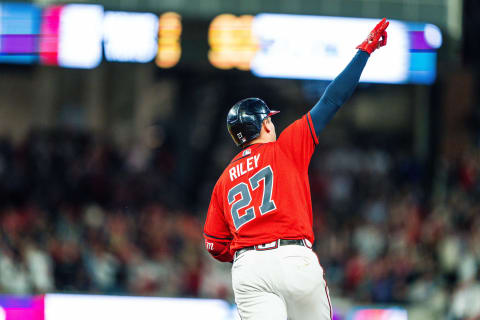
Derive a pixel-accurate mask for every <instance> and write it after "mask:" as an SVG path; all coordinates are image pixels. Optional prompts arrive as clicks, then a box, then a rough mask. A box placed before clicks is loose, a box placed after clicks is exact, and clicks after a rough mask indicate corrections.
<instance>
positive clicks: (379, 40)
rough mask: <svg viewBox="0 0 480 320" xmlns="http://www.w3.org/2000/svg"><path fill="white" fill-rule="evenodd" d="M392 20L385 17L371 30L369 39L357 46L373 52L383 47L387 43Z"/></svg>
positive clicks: (369, 52) (370, 52)
mask: <svg viewBox="0 0 480 320" xmlns="http://www.w3.org/2000/svg"><path fill="white" fill-rule="evenodd" d="M389 24H390V22H388V21H387V19H386V18H383V19H382V21H380V22H379V23H378V24H377V25H376V26H375V28H373V30H372V31H371V32H370V34H369V35H368V37H367V39H365V41H363V42H362V43H361V44H359V45H358V46H357V49H360V50H362V51H365V52H368V54H372V52H373V51H375V50H376V49H378V48H380V47H383V46H384V45H386V44H387V31H385V29H387V27H388V25H389Z"/></svg>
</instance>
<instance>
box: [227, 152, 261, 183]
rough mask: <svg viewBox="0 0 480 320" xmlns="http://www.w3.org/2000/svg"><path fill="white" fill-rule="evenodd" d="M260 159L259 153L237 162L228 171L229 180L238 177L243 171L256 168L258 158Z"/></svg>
mask: <svg viewBox="0 0 480 320" xmlns="http://www.w3.org/2000/svg"><path fill="white" fill-rule="evenodd" d="M259 159H260V155H259V154H257V155H254V156H253V157H249V158H247V159H246V160H244V161H242V162H240V163H238V164H237V165H235V166H234V167H231V168H230V170H228V172H229V173H230V180H231V181H233V180H235V179H237V178H240V177H241V176H243V175H244V174H245V173H247V172H249V171H252V170H254V169H256V168H258V160H259Z"/></svg>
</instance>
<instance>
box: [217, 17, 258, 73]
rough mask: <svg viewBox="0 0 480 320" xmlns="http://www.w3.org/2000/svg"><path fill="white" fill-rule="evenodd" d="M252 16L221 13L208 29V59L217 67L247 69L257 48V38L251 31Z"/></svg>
mask: <svg viewBox="0 0 480 320" xmlns="http://www.w3.org/2000/svg"><path fill="white" fill-rule="evenodd" d="M253 20H254V17H253V16H250V15H243V16H240V17H236V16H234V15H232V14H221V15H219V16H217V17H216V18H215V19H213V20H212V22H211V23H210V27H209V29H208V43H209V44H210V50H209V52H208V60H209V61H210V63H211V64H212V65H213V66H214V67H216V68H219V69H231V68H237V69H240V70H249V69H250V64H251V62H252V59H253V58H254V56H255V54H256V52H257V50H258V40H257V38H255V37H254V35H253V32H252V23H253Z"/></svg>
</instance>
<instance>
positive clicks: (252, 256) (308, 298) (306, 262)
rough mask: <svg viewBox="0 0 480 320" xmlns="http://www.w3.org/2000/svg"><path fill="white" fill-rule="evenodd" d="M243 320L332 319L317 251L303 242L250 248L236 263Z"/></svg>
mask: <svg viewBox="0 0 480 320" xmlns="http://www.w3.org/2000/svg"><path fill="white" fill-rule="evenodd" d="M232 285H233V291H234V293H235V302H236V303H237V307H238V311H239V314H240V318H241V319H242V320H257V319H258V320H286V319H287V318H288V319H289V320H331V319H332V307H331V303H330V297H329V293H328V288H327V284H326V282H325V279H324V278H323V268H322V267H321V266H320V263H319V261H318V258H317V256H316V254H315V253H314V252H313V251H312V250H311V249H309V248H307V247H303V246H299V245H286V246H280V247H278V248H276V249H271V250H264V251H256V250H250V251H246V252H244V253H242V254H240V255H239V256H238V257H237V258H236V259H235V261H234V262H233V266H232Z"/></svg>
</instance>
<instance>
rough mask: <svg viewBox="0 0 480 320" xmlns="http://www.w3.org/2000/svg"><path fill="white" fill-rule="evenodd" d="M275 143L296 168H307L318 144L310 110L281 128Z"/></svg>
mask: <svg viewBox="0 0 480 320" xmlns="http://www.w3.org/2000/svg"><path fill="white" fill-rule="evenodd" d="M277 143H278V145H279V146H280V148H281V149H282V151H283V153H285V154H287V155H288V156H289V157H290V158H291V159H292V160H293V161H294V162H295V163H296V165H297V167H298V168H304V169H308V165H309V163H310V159H311V158H312V155H313V152H314V151H315V146H316V145H317V144H318V137H317V135H316V133H315V130H314V128H313V123H312V118H311V115H310V112H308V113H307V114H305V115H304V116H303V117H302V118H300V119H298V120H297V121H295V122H293V123H292V124H291V125H289V126H288V127H287V128H286V129H285V130H283V132H282V133H281V134H280V136H279V138H278V140H277Z"/></svg>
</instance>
